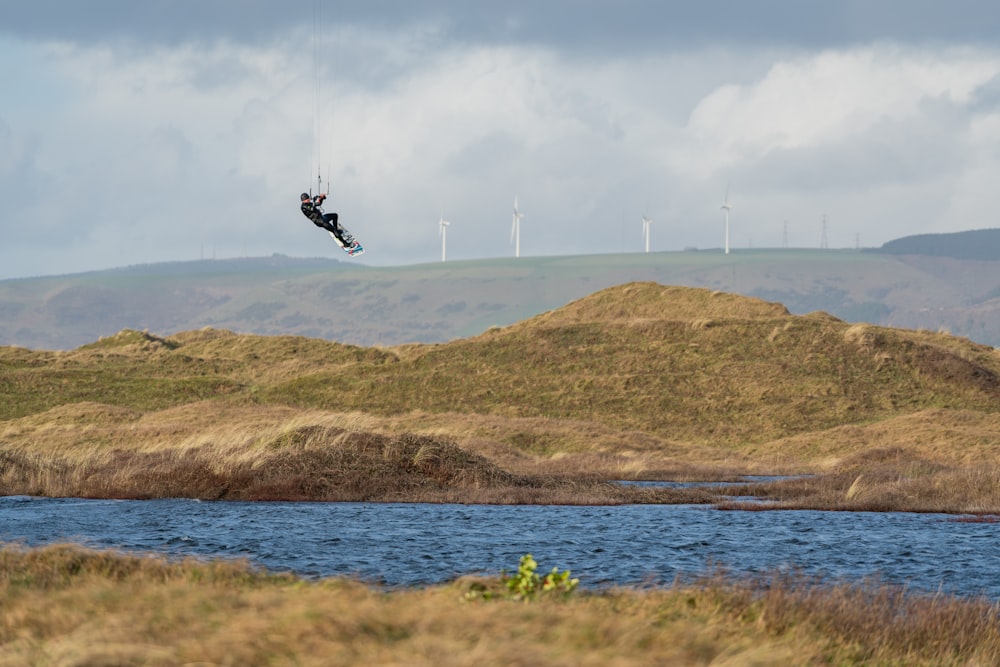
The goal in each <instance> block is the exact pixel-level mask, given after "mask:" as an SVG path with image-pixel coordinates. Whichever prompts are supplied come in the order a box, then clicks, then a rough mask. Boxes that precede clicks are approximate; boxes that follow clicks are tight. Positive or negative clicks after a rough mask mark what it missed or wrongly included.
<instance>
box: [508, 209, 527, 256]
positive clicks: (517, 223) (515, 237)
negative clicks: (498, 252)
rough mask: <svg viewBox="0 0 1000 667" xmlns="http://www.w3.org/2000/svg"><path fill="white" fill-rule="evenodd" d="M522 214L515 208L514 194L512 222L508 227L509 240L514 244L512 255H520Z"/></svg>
mask: <svg viewBox="0 0 1000 667" xmlns="http://www.w3.org/2000/svg"><path fill="white" fill-rule="evenodd" d="M523 217H524V214H523V213H521V212H520V211H518V210H517V196H516V195H515V196H514V223H513V224H512V225H511V228H510V240H511V243H513V244H514V257H520V256H521V218H523Z"/></svg>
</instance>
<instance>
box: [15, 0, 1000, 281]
mask: <svg viewBox="0 0 1000 667" xmlns="http://www.w3.org/2000/svg"><path fill="white" fill-rule="evenodd" d="M998 75H1000V4H998V3H996V2H995V0H951V1H950V2H941V1H939V0H857V1H855V0H842V1H837V0H828V1H820V0H815V1H814V0H757V1H755V0H730V1H724V0H699V1H698V2H694V1H691V0H683V1H677V2H673V1H671V0H648V1H646V0H631V1H630V0H606V1H597V0H578V1H569V0H553V1H546V0H534V1H530V2H528V1H521V0H508V1H506V2H503V3H499V2H481V3H480V2H471V1H469V0H450V1H449V0H426V1H423V2H417V1H410V0H366V1H365V2H335V1H333V0H293V1H289V0H143V1H142V2H137V1H135V0H88V1H87V2H78V1H77V0H62V1H57V0H32V1H30V2H29V1H28V0H0V232H2V239H0V279H2V278H11V277H21V276H32V275H47V274H59V273H69V272H76V271H85V270H92V269H102V268H110V267H117V266H125V265H131V264H143V263H149V262H158V261H173V260H188V259H198V258H199V257H206V258H207V257H212V256H214V257H217V258H220V259H221V258H231V257H241V256H261V255H271V254H273V253H282V254H286V255H290V256H296V257H303V256H306V257H316V256H331V257H336V258H338V259H345V260H347V261H359V260H357V259H350V260H348V259H347V258H346V256H345V255H344V254H343V253H342V252H341V251H340V250H339V249H338V248H337V247H336V246H335V245H334V244H333V243H332V240H331V239H330V238H329V237H328V236H326V235H325V233H324V232H322V231H320V230H319V229H317V228H316V227H314V226H313V225H312V224H311V223H310V222H309V221H308V220H306V219H305V218H304V217H303V216H302V214H301V213H300V212H299V210H298V204H299V201H298V200H299V193H301V192H302V191H304V190H310V189H311V190H313V191H317V189H318V185H317V181H316V177H317V173H319V174H320V175H321V176H322V178H323V185H322V187H323V189H324V190H325V189H326V187H327V184H331V185H332V196H331V199H330V203H329V204H328V205H327V210H328V211H338V212H339V213H340V215H341V220H342V221H343V222H344V223H345V224H346V225H347V226H348V227H349V228H350V229H351V231H353V232H354V233H355V234H356V235H357V236H358V237H359V238H360V239H361V240H362V241H363V242H364V244H365V245H366V247H367V248H368V253H367V254H366V255H365V256H364V257H363V258H362V259H361V260H360V261H361V262H362V263H367V264H372V265H401V264H414V263H421V262H434V261H440V258H441V240H440V237H439V234H438V221H439V219H440V218H441V217H442V216H443V217H444V218H445V219H446V220H448V221H449V222H450V223H451V226H450V227H449V228H448V233H447V234H448V235H447V243H448V248H447V252H448V259H449V260H453V259H475V258H485V257H509V256H513V254H514V248H513V246H512V244H511V242H510V240H511V239H510V237H511V223H512V213H513V211H512V207H513V203H514V198H515V197H517V199H518V203H519V207H520V211H521V213H522V214H523V218H522V219H521V254H522V256H542V255H563V254H590V253H597V252H602V251H606V250H607V251H612V252H640V251H641V250H642V249H643V240H642V216H643V215H647V216H649V217H650V218H652V220H653V223H652V242H651V246H652V249H653V250H654V251H669V250H681V249H683V248H686V247H697V248H702V249H708V248H719V247H721V246H722V245H723V240H724V223H723V214H722V211H721V209H720V206H721V205H722V204H723V201H724V197H725V196H726V190H727V188H728V192H729V195H728V196H729V201H730V203H731V204H732V205H733V209H732V213H731V219H730V220H731V237H730V238H731V246H732V248H733V251H734V252H737V251H739V250H740V249H743V248H749V247H753V248H764V247H781V246H783V245H785V244H787V245H788V246H791V247H811V248H817V247H819V246H820V244H821V242H822V240H823V233H824V222H823V221H824V219H825V221H826V227H825V229H826V240H827V244H828V245H829V247H831V248H838V247H855V245H856V244H858V243H860V244H861V245H862V246H878V245H881V244H882V243H884V242H885V241H888V240H891V239H893V238H898V237H900V236H905V235H909V234H916V233H930V232H950V231H960V230H966V229H979V228H985V227H998V226H1000V222H998V221H997V219H996V218H997V213H996V212H995V209H994V199H995V196H994V192H995V191H996V190H997V188H998V184H1000V76H998Z"/></svg>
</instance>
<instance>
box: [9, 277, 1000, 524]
mask: <svg viewBox="0 0 1000 667" xmlns="http://www.w3.org/2000/svg"><path fill="white" fill-rule="evenodd" d="M998 412H1000V355H998V353H997V351H996V350H994V349H993V348H990V347H986V346H982V345H976V344H973V343H971V342H969V341H967V340H965V339H960V338H956V337H953V336H948V335H945V334H938V333H931V332H925V331H911V330H902V329H890V328H884V327H875V326H870V325H864V324H854V325H850V324H847V323H845V322H842V321H840V320H837V319H836V318H833V317H830V316H828V315H825V314H823V313H814V314H811V315H805V316H796V315H791V314H789V313H788V312H787V310H786V309H785V308H784V307H782V306H781V305H779V304H774V303H768V302H764V301H760V300H756V299H749V298H745V297H739V296H734V295H731V294H724V293H720V292H713V291H710V290H704V289H693V288H678V287H665V286H662V285H658V284H655V283H631V284H627V285H622V286H620V287H616V288H611V289H608V290H603V291H601V292H598V293H596V294H593V295H591V296H589V297H587V298H584V299H581V300H579V301H575V302H573V303H570V304H568V305H566V306H565V307H563V308H560V309H557V310H554V311H550V312H547V313H543V314H541V315H539V316H536V317H533V318H531V319H528V320H525V321H523V322H520V323H518V324H516V325H513V326H510V327H506V328H497V329H492V330H490V331H487V332H486V333H484V334H482V335H480V336H476V337H473V338H467V339H461V340H456V341H453V342H451V343H447V344H437V345H406V346H400V347H392V348H361V347H356V346H350V345H341V344H337V343H331V342H328V341H323V340H318V339H309V338H301V337H293V336H277V337H262V336H248V335H239V334H235V333H231V332H227V331H218V330H211V329H206V330H201V331H193V332H186V333H182V334H177V335H174V336H169V337H165V338H162V337H157V336H155V335H151V334H148V333H143V332H135V331H123V332H121V333H119V334H117V335H115V336H112V337H109V338H105V339H101V340H98V341H96V342H94V343H92V344H89V345H85V346H83V347H81V348H78V349H76V350H73V351H70V352H33V351H28V350H24V349H21V348H0V418H2V419H3V421H2V422H0V461H3V462H4V463H3V464H2V465H0V484H3V485H5V486H3V487H0V492H8V493H10V492H15V491H14V489H18V491H16V492H25V491H24V489H26V488H28V487H30V486H31V485H30V484H28V486H25V484H27V482H26V481H25V480H27V479H29V478H30V479H33V480H40V481H38V484H37V486H35V487H32V488H30V489H29V492H32V493H34V492H39V493H56V490H55V488H54V487H53V486H52V485H53V484H54V483H55V482H54V479H55V477H52V476H51V475H50V476H49V477H46V474H49V473H52V474H53V475H54V474H55V473H53V472H52V471H56V472H58V471H59V470H60V466H63V469H62V470H63V472H62V479H64V480H66V479H69V478H72V479H73V480H74V481H72V482H71V483H70V482H66V483H67V484H69V486H65V487H60V488H63V489H72V488H79V489H82V488H84V486H85V484H84V482H86V484H89V485H90V486H89V487H88V488H94V489H98V490H97V491H93V492H90V493H87V495H94V494H98V495H99V494H102V493H111V491H110V488H112V487H113V488H116V489H118V492H117V494H116V495H125V496H129V495H140V494H137V493H136V491H135V489H148V488H151V487H152V488H156V489H160V490H159V491H157V492H156V495H161V494H178V495H197V496H198V497H241V498H243V497H247V498H253V497H261V498H263V497H281V496H282V494H287V496H288V497H296V498H298V497H322V498H330V499H338V498H345V499H346V498H351V499H359V498H364V499H389V498H394V499H398V498H400V497H401V496H408V497H411V498H431V497H435V495H436V496H437V497H447V498H452V499H454V498H457V497H459V496H462V495H463V494H468V493H470V492H471V491H472V490H476V491H477V493H478V492H479V491H481V490H483V489H491V488H494V489H495V488H501V487H502V488H505V489H512V488H525V485H527V487H533V488H542V487H544V488H551V485H552V484H554V483H555V482H554V481H553V479H554V478H553V476H554V475H555V476H557V477H558V478H559V479H560V480H561V481H562V482H566V481H567V480H568V479H573V480H576V481H577V482H579V481H580V480H584V479H593V478H594V477H603V478H609V477H640V478H641V477H657V476H660V477H662V476H670V477H688V478H690V477H709V478H711V477H720V476H732V475H734V474H737V473H740V472H812V473H831V474H841V475H842V476H843V477H844V478H847V477H848V476H849V475H850V474H852V473H853V474H854V477H851V478H850V481H849V482H848V485H847V486H848V488H850V486H851V484H853V481H854V479H855V478H856V477H857V475H859V474H862V473H863V472H864V470H863V469H864V468H865V466H866V465H869V464H870V463H871V462H870V460H869V459H866V458H865V453H866V452H867V451H869V450H883V449H886V448H891V449H893V451H896V452H897V454H896V455H894V457H893V460H894V461H896V462H898V465H897V463H892V464H891V466H896V467H895V468H893V471H892V472H890V473H886V472H885V471H884V470H883V473H881V474H882V477H881V478H880V479H890V478H892V476H893V475H896V477H897V478H898V479H900V480H903V481H905V480H906V479H910V478H911V477H913V475H914V474H916V473H915V472H913V471H917V472H919V475H920V476H922V477H925V478H926V477H927V475H928V474H930V475H931V478H933V476H934V475H937V474H939V473H940V474H946V473H947V474H951V473H956V474H960V473H961V471H962V470H964V469H965V468H968V467H977V466H978V469H980V470H982V469H984V466H986V467H988V466H995V465H996V461H997V460H998V458H1000V457H998V454H1000V435H997V430H996V429H995V428H992V425H995V423H996V419H997V414H998ZM928 416H930V417H928ZM949 424H952V425H953V427H952V426H949ZM287 434H292V435H287ZM283 438H284V439H283ZM268 443H271V444H268ZM275 443H278V444H275ZM282 443H283V444H282ZM407 443H409V444H407ZM404 445H405V446H404ZM422 447H423V448H424V451H425V452H426V451H430V449H433V450H434V451H436V452H438V453H439V454H438V455H437V456H438V459H437V460H438V461H439V462H440V465H439V468H438V469H437V471H432V470H431V469H430V468H427V469H425V468H426V467H427V466H424V467H421V466H419V465H417V464H416V463H414V461H421V460H423V457H422V455H418V454H419V452H420V451H421V448H422ZM428 448H429V449H428ZM411 450H412V451H411ZM395 451H399V452H401V454H400V457H401V458H398V459H396V458H394V455H393V454H392V452H395ZM282 457H283V458H282ZM883 458H884V457H883ZM351 461H353V462H355V463H356V465H355V463H349V462H351ZM866 461H868V463H866ZM912 461H917V462H926V463H927V465H922V463H921V466H917V467H913V466H910V469H909V470H910V472H907V470H904V469H903V468H905V467H906V466H905V465H904V464H907V465H908V463H907V462H912ZM845 462H847V463H845ZM859 462H860V463H859ZM425 463H426V461H425ZM879 465H880V466H882V467H883V468H884V467H885V465H886V464H885V463H884V461H883V462H881V463H879ZM32 466H34V467H32ZM67 466H68V467H69V468H73V469H74V471H73V472H72V474H70V473H68V472H66V471H67V470H69V468H67ZM351 466H354V467H351ZM845 466H846V467H845ZM859 466H860V467H859ZM891 466H890V467H891ZM900 466H902V467H900ZM471 469H475V471H476V472H474V473H470V472H468V471H469V470H471ZM119 470H120V471H127V472H123V473H120V474H117V475H116V474H115V471H119ZM140 470H146V471H147V473H146V474H145V475H144V476H143V475H139V473H138V471H140ZM449 470H452V471H457V472H455V473H454V474H448V473H446V471H449ZM276 471H283V472H282V473H281V474H280V475H279V476H280V477H281V479H280V480H279V479H276V478H275V475H278V472H276ZM338 471H339V472H338ZM463 471H464V472H463ZM928 471H930V472H928ZM987 472H989V471H987ZM990 474H992V473H990ZM165 476H166V477H169V478H170V479H164V480H162V481H158V482H156V480H159V479H160V478H163V477H165ZM359 476H360V477H359ZM112 478H113V479H115V480H117V481H116V482H115V483H114V484H113V485H112V487H107V489H105V490H104V491H100V490H99V489H100V488H101V487H100V484H99V482H100V481H101V480H108V479H112ZM529 478H530V479H529ZM838 479H839V478H838ZM15 480H16V481H15ZM79 480H83V481H79ZM310 480H311V481H310ZM359 480H363V481H359ZM925 481H926V480H925ZM153 482H156V483H153ZM73 484H76V486H73ZM841 486H842V485H841V483H840V482H838V483H837V484H835V485H834V486H833V488H835V489H836V490H837V491H836V493H834V494H833V495H834V496H836V497H838V498H839V499H840V501H843V502H847V501H854V500H858V499H860V498H863V497H866V495H865V494H867V493H869V492H867V491H866V492H865V493H862V492H861V491H859V490H858V489H860V488H862V486H863V485H861V484H860V483H859V486H855V487H854V489H855V490H854V492H853V495H852V496H851V498H848V497H847V495H848V494H847V491H848V488H841ZM904 486H905V484H904ZM973 486H976V485H973ZM564 488H565V484H564ZM580 488H582V487H580ZM594 488H595V487H592V486H587V489H588V492H590V491H592V490H593V489H594ZM864 488H868V487H864ZM184 489H189V492H188V493H184V492H183V490H184ZM194 489H197V491H194ZM303 489H305V491H303ZM491 493H492V492H491ZM560 493H561V492H560ZM603 493H605V491H603V490H602V491H600V492H598V496H600V494H603ZM442 494H443V495H442ZM838 494H839V495H838ZM487 495H490V494H487ZM903 495H905V494H903ZM492 496H493V497H494V498H496V499H499V500H501V501H502V499H503V498H505V497H508V496H507V494H506V492H504V493H492ZM598 496H595V497H594V498H593V500H595V501H599V498H598ZM468 497H470V498H471V497H472V496H471V495H470V496H468ZM510 497H513V496H510ZM527 497H532V496H531V494H528V496H527ZM824 497H826V498H828V499H829V498H832V497H833V496H830V495H829V494H827V495H826V496H824ZM869 499H870V496H869ZM952 500H953V499H952ZM952 500H949V501H948V502H947V503H945V504H943V505H940V504H939V505H936V507H937V508H938V509H948V510H950V511H959V510H970V509H973V508H980V509H982V508H983V507H986V506H988V508H991V509H992V510H994V511H995V510H997V509H1000V507H997V506H996V505H994V502H995V501H994V499H992V498H987V499H980V500H983V502H979V501H975V502H969V503H964V504H962V503H958V504H955V503H954V502H952ZM976 511H980V510H979V509H977V510H976ZM983 511H990V509H987V510H983Z"/></svg>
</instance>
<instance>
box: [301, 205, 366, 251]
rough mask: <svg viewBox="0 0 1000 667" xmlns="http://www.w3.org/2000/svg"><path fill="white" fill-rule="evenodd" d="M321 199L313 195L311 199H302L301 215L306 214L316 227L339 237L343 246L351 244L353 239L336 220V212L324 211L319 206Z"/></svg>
mask: <svg viewBox="0 0 1000 667" xmlns="http://www.w3.org/2000/svg"><path fill="white" fill-rule="evenodd" d="M322 201H323V198H321V197H313V198H312V199H303V200H302V215H304V216H306V217H307V218H309V219H310V220H312V223H313V224H314V225H316V226H317V227H322V228H323V229H325V230H326V231H328V232H331V233H332V234H333V235H334V236H336V237H337V238H338V239H340V242H341V243H343V244H344V245H345V246H349V245H351V243H353V241H354V239H353V238H351V235H350V234H348V233H346V232H345V231H344V229H343V228H341V226H340V224H339V223H338V222H337V214H336V213H324V212H323V209H322V208H321V207H320V202H322Z"/></svg>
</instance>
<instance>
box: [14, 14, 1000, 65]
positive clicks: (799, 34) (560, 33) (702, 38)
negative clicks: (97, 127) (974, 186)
mask: <svg viewBox="0 0 1000 667" xmlns="http://www.w3.org/2000/svg"><path fill="white" fill-rule="evenodd" d="M317 17H319V19H320V20H321V21H322V25H324V26H337V25H343V24H355V25H364V26H375V27H377V28H379V29H389V30H391V29H394V28H398V27H400V26H407V25H411V24H413V23H415V22H426V21H432V22H436V23H440V24H441V25H443V26H446V27H447V39H448V40H449V41H459V42H479V43H482V42H487V43H530V44H539V45H546V46H551V47H554V48H565V49H570V50H573V51H576V52H578V53H579V54H580V55H581V56H582V57H586V55H587V53H588V52H592V51H601V52H607V51H608V50H609V49H612V50H618V51H629V52H642V51H647V50H662V49H664V48H667V49H669V48H680V47H684V48H688V47H691V46H693V45H698V46H704V45H706V44H725V45H730V46H738V45H740V44H744V45H749V44H757V45H759V44H764V43H767V44H772V45H773V44H776V43H777V44H790V45H799V46H802V47H808V48H822V47H824V46H832V45H844V44H850V43H860V42H868V41H872V40H884V39H888V40H899V41H945V42H947V41H977V42H982V43H989V42H990V41H992V40H995V39H996V38H997V36H998V35H1000V12H998V11H997V7H996V3H995V2H994V1H993V0H956V1H955V2H949V3H944V2H940V1H938V0H905V1H901V0H841V1H840V2H836V3H818V2H803V1H802V0H756V1H755V2H739V1H736V0H700V1H699V2H690V0H666V1H664V0H624V1H623V2H607V1H605V0H554V1H549V2H538V1H537V0H535V1H530V0H509V1H508V2H503V3H485V2H483V3H481V2H466V1H465V0H424V1H422V2H412V1H410V0H369V1H368V2H364V3H358V2H354V1H353V0H352V1H346V0H345V1H336V2H331V1H324V0H312V1H310V0H299V1H298V2H292V3H289V2H284V1H281V0H143V1H142V2H136V1H135V0H90V1H88V2H75V1H72V0H35V1H34V2H31V3H27V2H8V3H3V4H2V5H0V32H7V33H9V34H14V35H18V36H20V37H26V38H29V39H31V38H57V39H66V40H74V41H81V42H90V41H105V40H116V39H118V40H128V41H135V42H138V43H168V44H170V43H178V42H184V41H205V40H208V41H211V40H216V39H231V40H234V41H246V42H262V41H268V40H270V39H271V38H272V37H273V35H274V34H275V32H276V31H280V30H282V29H285V28H288V27H290V26H294V25H299V26H301V25H310V24H312V23H313V22H314V20H315V19H316V18H317Z"/></svg>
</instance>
